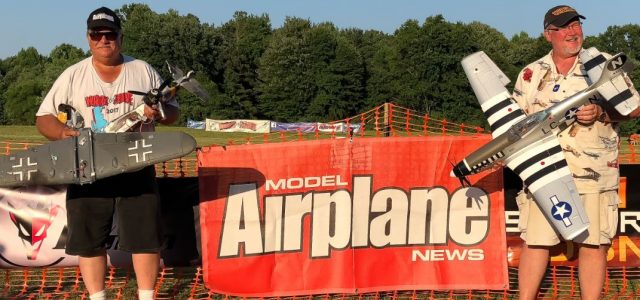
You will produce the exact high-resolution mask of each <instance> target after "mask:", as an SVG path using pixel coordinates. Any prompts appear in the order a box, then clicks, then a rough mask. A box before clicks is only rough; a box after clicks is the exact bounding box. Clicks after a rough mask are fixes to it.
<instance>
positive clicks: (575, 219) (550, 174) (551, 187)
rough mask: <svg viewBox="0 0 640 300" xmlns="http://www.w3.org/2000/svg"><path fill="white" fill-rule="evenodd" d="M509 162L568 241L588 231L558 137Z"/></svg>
mask: <svg viewBox="0 0 640 300" xmlns="http://www.w3.org/2000/svg"><path fill="white" fill-rule="evenodd" d="M505 162H506V165H507V167H509V169H511V170H513V171H514V172H515V173H516V174H518V176H520V178H521V179H522V181H523V183H524V186H525V187H526V188H527V189H528V190H529V192H530V193H531V194H533V198H534V199H535V201H536V203H537V204H538V207H540V210H541V211H542V212H543V213H544V214H545V216H546V217H547V220H548V221H549V223H551V224H552V226H553V227H554V228H556V230H557V231H558V232H559V233H560V234H561V235H562V236H563V237H564V238H565V239H566V240H571V239H573V238H575V237H576V236H578V235H579V234H580V233H582V232H583V231H585V230H587V228H588V227H589V219H588V217H587V213H586V211H585V210H584V207H583V205H582V200H581V199H580V194H578V188H577V187H576V184H575V182H574V180H573V174H572V173H571V171H570V170H569V167H568V166H567V161H566V159H565V157H564V153H563V152H562V148H561V147H560V143H559V141H558V139H557V138H556V136H555V135H547V136H546V137H544V138H543V139H542V140H540V141H539V142H537V143H534V144H530V145H528V146H526V147H524V148H523V149H521V150H520V151H518V152H516V153H514V154H512V155H510V156H508V157H507V158H506V159H505Z"/></svg>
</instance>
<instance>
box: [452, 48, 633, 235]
mask: <svg viewBox="0 0 640 300" xmlns="http://www.w3.org/2000/svg"><path fill="white" fill-rule="evenodd" d="M580 59H581V60H582V61H583V62H585V63H584V65H585V69H586V70H587V73H588V75H589V78H590V79H591V80H592V82H594V83H593V84H591V85H590V86H589V87H588V88H586V89H584V90H582V91H580V92H578V93H576V94H574V95H573V96H571V97H569V98H566V99H564V100H563V101H561V102H558V103H557V104H555V105H553V106H551V107H549V108H547V109H545V110H542V111H539V112H536V113H533V114H531V115H529V116H526V115H525V113H524V111H523V110H522V109H521V108H520V107H519V106H518V104H517V103H516V102H515V100H513V99H512V98H511V96H510V94H509V92H508V91H507V89H506V88H505V85H507V84H508V83H509V79H508V78H507V77H506V76H505V75H504V73H502V71H500V69H498V67H497V66H496V65H495V63H494V62H493V61H492V60H491V59H490V58H489V57H488V56H487V55H486V54H485V53H484V52H477V53H474V54H471V55H469V56H467V57H465V58H464V59H463V60H462V66H463V69H464V71H465V73H466V75H467V77H468V79H469V82H470V83H471V87H472V88H473V91H474V92H475V94H476V97H477V98H478V100H479V102H480V106H481V108H482V110H483V111H484V114H485V116H486V117H487V119H488V121H489V124H490V126H491V130H492V136H493V140H492V141H491V142H489V143H487V144H486V145H485V146H483V147H481V148H479V149H478V150H476V151H475V152H473V153H471V154H469V155H468V156H467V157H466V158H465V159H464V160H462V161H461V162H459V163H458V164H456V165H455V166H454V167H453V170H452V171H451V176H452V177H453V176H455V177H459V178H463V177H464V176H467V175H470V174H475V173H478V172H480V171H482V170H485V169H487V168H489V167H490V166H492V165H493V164H495V163H497V162H501V163H502V164H504V165H506V166H507V167H509V168H510V169H511V170H513V171H514V172H515V173H516V174H518V176H520V178H521V179H522V180H523V183H524V185H525V187H526V188H527V189H528V190H529V192H531V193H532V194H533V197H534V200H535V201H536V203H537V204H538V206H539V207H540V209H541V211H542V212H543V213H544V214H545V216H546V217H547V219H548V220H549V222H550V223H551V224H552V226H553V227H554V228H556V230H557V231H558V232H559V233H560V234H561V235H562V237H563V238H564V239H566V240H571V239H573V238H575V237H576V236H578V235H579V234H580V233H582V232H583V231H585V230H587V228H588V227H589V220H588V218H587V215H586V213H585V211H584V208H583V206H582V204H581V201H580V196H579V194H578V191H577V188H576V184H575V182H574V180H573V176H572V174H571V172H570V170H569V168H568V166H567V162H566V160H565V157H564V154H563V153H562V149H561V147H560V143H559V141H558V138H557V136H556V135H557V134H558V133H559V132H560V131H562V130H564V129H565V128H567V127H568V126H570V125H571V124H573V123H574V122H576V116H575V113H576V112H577V111H578V110H579V109H580V107H581V106H582V105H583V104H585V103H588V102H589V101H591V100H593V99H596V97H595V96H594V95H595V94H596V93H599V94H600V96H602V98H604V99H605V100H606V101H608V103H609V105H610V106H612V107H614V108H615V109H616V110H617V111H618V112H619V113H620V114H622V115H625V116H626V115H628V114H629V113H630V112H631V111H633V110H634V109H636V108H637V107H638V101H637V99H636V98H635V97H633V94H632V93H631V91H630V89H629V86H628V85H627V83H626V81H625V79H624V72H625V71H627V72H628V71H630V70H631V68H632V65H631V63H630V62H629V61H628V60H627V57H626V56H625V55H624V54H622V53H619V54H617V55H615V56H613V57H611V58H610V59H608V60H606V59H605V58H604V56H602V54H600V52H598V51H597V49H595V48H589V49H586V50H585V51H582V52H581V54H580Z"/></svg>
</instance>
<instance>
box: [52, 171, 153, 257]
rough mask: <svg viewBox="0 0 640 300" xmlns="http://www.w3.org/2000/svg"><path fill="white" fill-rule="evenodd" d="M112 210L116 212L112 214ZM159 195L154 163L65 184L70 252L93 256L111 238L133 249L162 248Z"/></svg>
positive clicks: (141, 251) (150, 250) (149, 250)
mask: <svg viewBox="0 0 640 300" xmlns="http://www.w3.org/2000/svg"><path fill="white" fill-rule="evenodd" d="M114 213H115V216H114ZM160 213H161V212H160V197H159V196H158V186H157V183H156V180H155V170H154V168H153V166H151V167H147V168H145V169H142V170H140V171H137V172H133V173H125V174H121V175H117V176H113V177H109V178H105V179H101V180H98V181H96V182H94V183H92V184H88V185H69V186H68V188H67V226H68V232H67V247H66V249H65V252H66V253H67V254H70V255H81V256H94V255H99V254H101V253H103V252H104V250H105V249H107V247H109V246H110V244H111V243H112V242H113V239H112V238H111V237H110V235H111V231H112V226H113V223H114V220H115V222H116V224H117V228H118V230H117V235H118V247H117V249H119V250H123V251H127V252H132V253H157V252H159V251H160V250H162V247H163V239H162V232H161V231H162V223H161V222H162V220H161V216H160Z"/></svg>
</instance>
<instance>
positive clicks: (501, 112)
mask: <svg viewBox="0 0 640 300" xmlns="http://www.w3.org/2000/svg"><path fill="white" fill-rule="evenodd" d="M462 68H463V69H464V72H465V73H466V74H467V77H468V78H469V83H470V84H471V88H473V91H474V92H475V94H476V98H478V101H479V102H480V107H481V108H482V111H483V112H484V115H485V117H486V118H487V121H488V122H489V125H490V126H491V135H492V136H493V138H496V137H498V136H499V135H501V134H503V133H504V132H505V131H507V130H508V129H509V128H511V126H513V125H514V124H516V123H517V122H519V121H520V120H522V119H524V118H525V114H524V111H522V109H521V108H520V106H518V104H517V103H516V102H515V100H513V98H511V94H510V93H509V92H508V91H507V89H506V88H505V86H506V85H507V84H509V78H507V76H506V75H505V74H504V73H503V72H502V71H501V70H500V69H499V68H498V66H496V64H495V63H494V62H493V61H492V60H491V59H490V58H489V56H487V55H486V54H485V53H484V52H483V51H480V52H476V53H474V54H471V55H469V56H467V57H465V58H464V59H462Z"/></svg>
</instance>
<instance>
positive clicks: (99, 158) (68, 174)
mask: <svg viewBox="0 0 640 300" xmlns="http://www.w3.org/2000/svg"><path fill="white" fill-rule="evenodd" d="M195 147H196V142H195V140H194V139H193V137H191V136H189V135H188V134H185V133H182V132H160V133H158V132H125V133H93V132H91V130H90V129H88V128H85V129H81V130H80V136H77V137H72V138H66V139H63V140H58V141H54V142H50V143H47V144H44V145H40V146H35V147H31V148H29V149H27V150H23V151H18V152H15V153H12V154H10V155H6V156H0V187H15V186H30V185H59V184H88V183H92V182H94V181H96V180H99V179H102V178H106V177H109V176H113V175H117V174H121V173H127V172H133V171H136V170H140V169H142V168H144V167H146V166H151V165H154V164H156V163H160V162H163V161H167V160H170V159H173V158H177V157H182V156H185V155H187V154H189V153H190V152H191V151H193V150H194V149H195Z"/></svg>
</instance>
